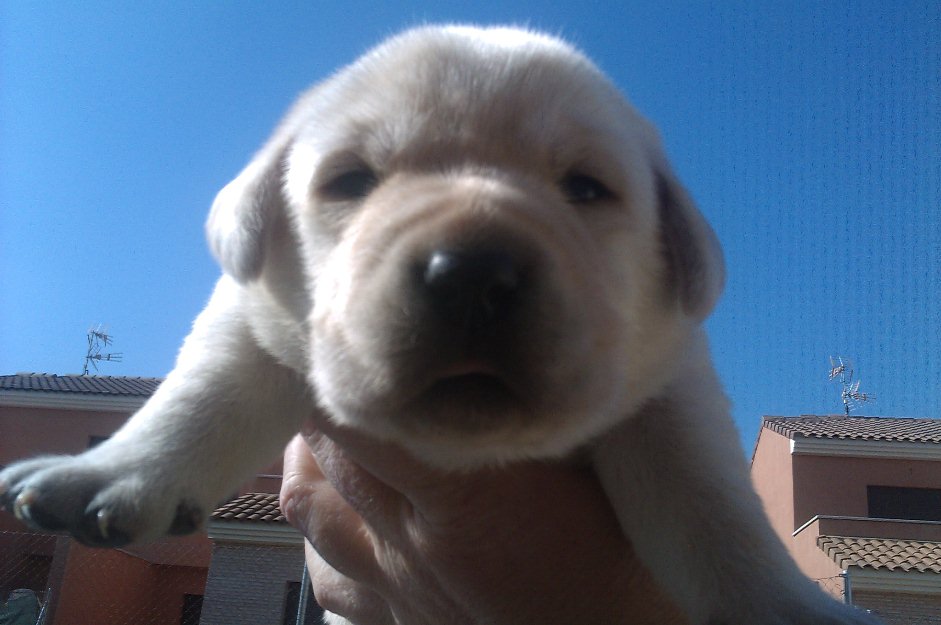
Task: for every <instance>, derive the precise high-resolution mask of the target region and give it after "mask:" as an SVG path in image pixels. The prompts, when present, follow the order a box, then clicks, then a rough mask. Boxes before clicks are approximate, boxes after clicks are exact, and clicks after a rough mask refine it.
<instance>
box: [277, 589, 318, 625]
mask: <svg viewBox="0 0 941 625" xmlns="http://www.w3.org/2000/svg"><path fill="white" fill-rule="evenodd" d="M307 590H308V593H307V612H306V613H305V614H304V623H303V625H320V624H321V623H323V609H322V608H321V607H320V606H319V605H317V601H316V600H315V599H314V593H313V592H311V591H310V585H309V583H308V586H307ZM300 595H301V583H300V582H288V584H287V593H286V594H285V597H284V615H283V616H282V617H281V625H297V606H298V601H299V599H300Z"/></svg>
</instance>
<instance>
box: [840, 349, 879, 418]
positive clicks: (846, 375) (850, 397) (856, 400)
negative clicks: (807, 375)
mask: <svg viewBox="0 0 941 625" xmlns="http://www.w3.org/2000/svg"><path fill="white" fill-rule="evenodd" d="M853 374H854V371H853V361H851V360H850V359H849V358H843V357H842V356H836V357H834V356H830V381H831V382H832V381H833V380H835V379H836V378H840V386H841V387H842V390H841V391H840V397H841V398H842V400H843V411H844V413H845V414H846V416H847V417H848V416H850V410H853V409H854V408H856V407H857V406H859V405H860V404H863V403H866V402H867V401H875V399H876V396H875V395H873V394H872V393H860V392H859V380H856V381H855V382H854V381H853Z"/></svg>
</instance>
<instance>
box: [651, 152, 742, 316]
mask: <svg viewBox="0 0 941 625" xmlns="http://www.w3.org/2000/svg"><path fill="white" fill-rule="evenodd" d="M654 175H655V176H656V184H657V204H658V211H659V216H660V236H661V237H662V239H663V247H664V252H665V254H666V265H667V272H668V273H667V277H668V282H669V287H670V288H671V290H672V292H673V293H675V294H676V296H677V297H678V298H679V299H680V303H681V304H682V306H683V310H684V311H685V312H686V313H687V314H688V315H690V316H691V317H693V318H695V319H697V320H699V321H701V320H703V319H705V318H706V316H708V315H709V313H710V312H711V311H712V309H713V307H714V306H715V304H716V301H717V300H718V299H719V295H720V294H721V293H722V287H723V286H724V285H725V263H724V262H723V260H722V249H721V248H720V247H719V240H718V239H717V238H716V235H715V232H713V230H712V227H711V226H710V225H709V223H708V222H707V221H706V219H705V218H704V217H703V216H702V213H700V212H699V209H698V208H696V205H695V204H694V203H693V200H692V198H690V196H689V194H688V193H687V192H686V189H685V188H683V186H682V185H681V184H680V182H679V180H677V178H676V176H675V175H674V174H673V172H672V171H671V170H670V169H669V168H667V167H665V166H664V167H659V168H657V170H656V171H655V172H654Z"/></svg>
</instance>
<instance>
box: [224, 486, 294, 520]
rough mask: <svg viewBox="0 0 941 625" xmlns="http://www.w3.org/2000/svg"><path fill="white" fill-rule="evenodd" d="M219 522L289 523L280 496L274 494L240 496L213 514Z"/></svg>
mask: <svg viewBox="0 0 941 625" xmlns="http://www.w3.org/2000/svg"><path fill="white" fill-rule="evenodd" d="M212 518H213V519H215V520H217V521H244V522H249V521H255V522H260V523H287V520H285V518H284V515H283V514H281V508H280V507H279V506H278V496H277V495H274V494H272V493H247V494H245V495H239V496H238V497H236V498H235V499H233V500H232V501H230V502H229V503H227V504H225V505H223V506H220V507H219V508H217V509H216V511H215V512H213V513H212Z"/></svg>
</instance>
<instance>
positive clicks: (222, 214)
mask: <svg viewBox="0 0 941 625" xmlns="http://www.w3.org/2000/svg"><path fill="white" fill-rule="evenodd" d="M287 143H288V141H287V140H286V138H284V137H277V138H276V140H273V141H271V142H270V143H269V144H268V145H266V146H265V147H264V148H262V150H261V151H260V152H259V153H258V154H257V155H256V156H255V158H254V159H253V160H252V162H250V163H249V164H248V166H247V167H245V169H243V170H242V172H241V173H240V174H239V175H238V176H237V177H236V178H235V180H233V181H232V182H230V183H229V184H227V185H226V186H225V187H223V188H222V190H221V191H219V193H218V195H216V199H215V201H214V202H213V203H212V209H211V210H210V211H209V219H208V220H207V221H206V236H207V238H208V239H209V247H210V249H211V250H212V253H213V255H214V256H215V257H216V260H218V261H219V264H220V265H222V270H223V271H225V272H226V273H227V274H229V275H230V276H232V277H233V278H235V279H236V280H238V281H239V282H242V283H244V282H247V281H249V280H252V279H253V278H256V277H258V275H259V274H260V273H261V268H262V265H263V264H264V260H265V238H266V235H267V232H268V229H269V227H270V225H271V224H272V223H273V222H274V221H275V220H276V219H277V218H278V216H279V214H283V212H284V211H285V198H284V191H283V189H282V187H283V180H282V179H283V177H284V157H285V152H286V145H287Z"/></svg>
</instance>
